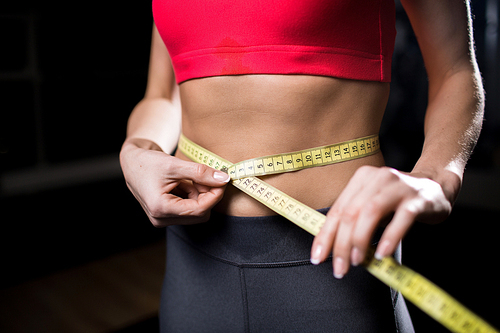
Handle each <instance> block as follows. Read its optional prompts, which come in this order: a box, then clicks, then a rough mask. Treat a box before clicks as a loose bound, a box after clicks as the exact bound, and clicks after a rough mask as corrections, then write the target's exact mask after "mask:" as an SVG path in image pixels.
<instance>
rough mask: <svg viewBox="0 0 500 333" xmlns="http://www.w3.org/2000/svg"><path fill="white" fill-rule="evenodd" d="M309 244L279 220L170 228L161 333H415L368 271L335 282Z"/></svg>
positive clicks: (230, 219) (227, 220)
mask: <svg viewBox="0 0 500 333" xmlns="http://www.w3.org/2000/svg"><path fill="white" fill-rule="evenodd" d="M323 212H324V213H326V210H323ZM312 240H313V236H311V235H310V234H308V233H307V232H305V231H303V230H302V229H300V228H299V227H297V226H295V225H294V224H293V223H291V222H289V221H288V220H286V219H284V218H282V217H280V216H266V217H234V216H226V215H222V214H218V213H212V217H211V219H210V221H209V222H207V223H203V224H198V225H192V226H171V227H168V228H167V268H166V274H165V279H164V283H163V290H162V296H161V305H160V315H159V317H160V327H161V332H231V333H236V332H329V333H334V332H349V333H352V332H370V333H374V332H384V333H386V332H405V333H406V332H412V331H413V327H412V325H411V320H410V318H409V315H408V312H407V310H406V306H405V304H404V300H403V298H402V297H401V296H400V295H399V294H397V293H394V292H391V290H390V289H389V288H388V287H386V286H385V285H383V284H382V283H381V282H379V281H378V280H377V279H375V278H374V277H372V276H371V275H370V274H369V273H368V272H367V271H366V270H365V269H363V268H360V267H359V268H357V267H352V268H351V270H350V271H349V273H348V274H347V275H346V276H345V277H344V278H343V279H342V280H337V279H335V278H334V277H333V275H332V271H333V270H332V263H331V259H330V260H329V261H327V262H326V263H323V264H320V265H318V266H314V265H311V264H310V261H309V253H310V248H311V244H312Z"/></svg>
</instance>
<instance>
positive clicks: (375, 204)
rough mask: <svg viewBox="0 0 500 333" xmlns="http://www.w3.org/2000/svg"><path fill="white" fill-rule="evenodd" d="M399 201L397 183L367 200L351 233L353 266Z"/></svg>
mask: <svg viewBox="0 0 500 333" xmlns="http://www.w3.org/2000/svg"><path fill="white" fill-rule="evenodd" d="M400 202H401V196H400V195H398V188H397V184H394V185H390V186H387V187H385V188H383V190H381V191H380V192H379V193H377V194H376V195H374V196H372V197H371V198H370V199H368V200H367V202H366V204H365V206H364V207H363V209H362V210H361V212H360V214H359V218H358V220H357V223H356V225H355V227H354V230H353V233H352V246H353V248H352V252H351V262H352V264H353V265H354V266H357V265H358V264H360V263H361V262H363V260H364V258H365V256H366V252H367V250H368V247H369V246H370V243H371V240H372V237H373V234H374V232H375V230H376V229H377V227H379V226H380V223H381V221H382V220H383V219H384V218H386V217H387V216H388V215H389V214H391V213H392V212H394V211H395V210H396V207H397V206H398V205H399V203H400Z"/></svg>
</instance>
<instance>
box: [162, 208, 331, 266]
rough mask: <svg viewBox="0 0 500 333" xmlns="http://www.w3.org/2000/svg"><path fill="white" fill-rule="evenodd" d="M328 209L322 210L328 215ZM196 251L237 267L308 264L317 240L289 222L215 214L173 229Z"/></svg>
mask: <svg viewBox="0 0 500 333" xmlns="http://www.w3.org/2000/svg"><path fill="white" fill-rule="evenodd" d="M328 210H329V209H328V208H326V209H321V210H319V211H320V212H321V213H323V214H326V213H327V212H328ZM168 233H169V234H172V235H175V236H177V237H179V238H181V239H182V240H184V241H185V242H186V243H188V244H190V245H191V246H193V247H195V248H196V249H198V250H200V251H202V252H204V253H206V254H208V255H211V256H213V257H216V258H218V259H222V260H224V261H228V262H230V263H234V264H237V265H240V264H266V263H277V262H293V261H305V262H307V261H309V258H310V251H311V245H312V241H313V238H314V236H312V235H311V234H309V233H308V232H306V231H304V230H303V229H301V228H299V227H298V226H296V225H295V224H293V223H292V222H290V221H288V220H287V219H286V218H284V217H282V216H279V215H273V216H256V217H242V216H228V215H224V214H220V213H217V212H212V214H211V217H210V220H209V221H208V222H205V223H201V224H196V225H187V226H180V225H176V226H170V227H168Z"/></svg>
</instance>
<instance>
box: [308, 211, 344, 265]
mask: <svg viewBox="0 0 500 333" xmlns="http://www.w3.org/2000/svg"><path fill="white" fill-rule="evenodd" d="M338 222H339V219H338V217H337V216H335V215H333V216H331V215H330V216H328V215H327V217H326V221H325V224H324V225H323V227H321V230H320V231H319V232H318V234H317V235H316V237H314V241H313V245H312V247H311V263H312V264H314V265H318V264H319V263H321V262H323V261H325V260H326V258H327V257H328V255H329V254H330V253H331V250H332V247H333V240H334V239H335V235H336V233H337V228H338V224H339V223H338Z"/></svg>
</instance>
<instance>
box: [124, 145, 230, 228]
mask: <svg viewBox="0 0 500 333" xmlns="http://www.w3.org/2000/svg"><path fill="white" fill-rule="evenodd" d="M120 163H121V166H122V170H123V174H124V176H125V180H126V182H127V186H128V188H129V189H130V191H131V192H132V193H133V195H134V196H135V198H136V199H137V200H138V201H139V203H140V204H141V206H142V208H143V209H144V211H145V212H146V214H147V216H148V217H149V220H150V221H151V223H152V224H153V225H154V226H155V227H158V228H160V227H166V226H168V225H173V224H195V223H202V222H206V221H207V220H208V219H209V217H210V210H211V209H212V208H213V207H214V206H215V205H216V204H217V203H218V202H219V201H220V200H221V199H222V196H223V194H224V190H225V186H226V184H227V183H228V182H229V180H230V178H229V176H228V175H227V174H225V173H223V172H220V171H217V170H215V169H212V168H210V167H208V166H205V165H203V164H199V163H194V162H188V161H184V160H181V159H179V158H176V157H174V156H171V155H169V154H166V153H164V152H163V151H161V149H160V148H159V147H158V146H157V145H156V144H155V143H153V142H151V141H148V140H143V139H129V140H127V141H125V143H124V145H123V147H122V150H121V152H120Z"/></svg>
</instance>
